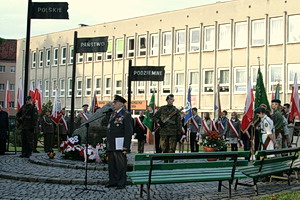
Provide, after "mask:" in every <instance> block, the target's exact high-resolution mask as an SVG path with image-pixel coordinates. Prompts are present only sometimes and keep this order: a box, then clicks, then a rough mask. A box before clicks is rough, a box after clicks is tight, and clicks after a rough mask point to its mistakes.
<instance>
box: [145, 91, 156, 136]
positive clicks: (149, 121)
mask: <svg viewBox="0 0 300 200" xmlns="http://www.w3.org/2000/svg"><path fill="white" fill-rule="evenodd" d="M154 106H155V101H154V93H153V94H152V96H151V100H150V102H149V105H148V111H147V112H146V114H145V118H144V120H143V124H144V125H145V126H146V127H147V128H148V129H149V130H150V131H151V132H152V131H153V126H154V125H153V124H154V123H153V119H152V118H153V114H154Z"/></svg>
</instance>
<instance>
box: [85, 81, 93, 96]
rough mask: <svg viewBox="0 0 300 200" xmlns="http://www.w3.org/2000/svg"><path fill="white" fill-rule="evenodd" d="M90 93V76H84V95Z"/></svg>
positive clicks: (89, 94)
mask: <svg viewBox="0 0 300 200" xmlns="http://www.w3.org/2000/svg"><path fill="white" fill-rule="evenodd" d="M91 94H92V78H91V77H85V96H91Z"/></svg>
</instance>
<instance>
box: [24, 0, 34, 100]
mask: <svg viewBox="0 0 300 200" xmlns="http://www.w3.org/2000/svg"><path fill="white" fill-rule="evenodd" d="M31 5H32V0H28V11H27V32H26V47H25V77H24V102H25V98H26V96H27V90H28V73H29V48H30V27H31Z"/></svg>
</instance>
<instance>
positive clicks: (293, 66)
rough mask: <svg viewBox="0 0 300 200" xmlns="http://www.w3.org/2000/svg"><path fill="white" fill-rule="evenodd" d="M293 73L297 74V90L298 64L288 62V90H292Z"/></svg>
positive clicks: (299, 82)
mask: <svg viewBox="0 0 300 200" xmlns="http://www.w3.org/2000/svg"><path fill="white" fill-rule="evenodd" d="M295 74H297V82H298V90H299V87H300V64H288V84H289V92H292V88H293V85H294V79H295Z"/></svg>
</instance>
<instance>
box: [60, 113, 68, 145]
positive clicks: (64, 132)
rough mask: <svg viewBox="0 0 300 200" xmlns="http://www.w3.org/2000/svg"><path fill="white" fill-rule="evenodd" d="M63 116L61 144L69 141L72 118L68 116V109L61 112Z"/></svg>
mask: <svg viewBox="0 0 300 200" xmlns="http://www.w3.org/2000/svg"><path fill="white" fill-rule="evenodd" d="M61 113H62V116H61V120H60V122H59V135H60V136H59V138H60V143H61V142H62V141H66V140H67V135H68V132H69V127H70V117H68V116H67V115H66V108H63V109H62V110H61Z"/></svg>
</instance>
